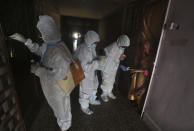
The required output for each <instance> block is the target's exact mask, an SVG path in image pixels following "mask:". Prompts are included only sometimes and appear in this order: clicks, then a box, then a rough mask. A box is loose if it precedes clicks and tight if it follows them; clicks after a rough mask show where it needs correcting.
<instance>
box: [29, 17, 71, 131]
mask: <svg viewBox="0 0 194 131" xmlns="http://www.w3.org/2000/svg"><path fill="white" fill-rule="evenodd" d="M37 28H38V29H39V31H40V33H41V35H42V38H43V40H44V43H43V44H42V46H39V45H38V44H37V43H32V40H31V39H28V40H27V41H26V42H25V45H26V46H27V47H28V48H29V49H30V51H31V52H33V53H35V54H37V55H39V56H41V62H42V64H43V65H44V66H45V67H48V68H52V70H48V69H46V68H44V67H39V68H38V69H37V70H36V71H35V74H36V75H37V76H38V77H39V78H40V82H41V86H42V90H43V92H44V95H45V97H46V99H47V101H48V103H49V105H50V106H51V108H52V110H53V111H54V115H55V117H56V118H57V123H58V125H59V127H60V128H61V130H62V131H64V130H67V129H69V128H70V126H71V119H72V115H71V105H70V94H65V93H64V92H63V91H62V89H61V88H60V87H59V86H58V84H57V80H61V79H63V78H65V77H66V75H67V71H68V68H69V65H70V63H71V60H70V58H69V57H68V54H67V52H65V51H64V50H63V49H60V48H59V47H57V46H56V45H58V44H64V43H63V42H62V41H61V34H60V31H59V29H58V27H57V25H56V23H55V22H54V20H53V19H52V18H51V17H50V16H46V15H44V16H39V21H38V23H37ZM64 46H65V45H64Z"/></svg>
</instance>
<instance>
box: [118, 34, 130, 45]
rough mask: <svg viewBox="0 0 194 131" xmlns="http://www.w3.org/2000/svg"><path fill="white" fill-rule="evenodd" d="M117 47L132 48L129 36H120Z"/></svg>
mask: <svg viewBox="0 0 194 131" xmlns="http://www.w3.org/2000/svg"><path fill="white" fill-rule="evenodd" d="M117 45H118V46H119V47H121V46H125V47H128V46H130V40H129V37H128V36H127V35H121V36H119V37H118V39H117Z"/></svg>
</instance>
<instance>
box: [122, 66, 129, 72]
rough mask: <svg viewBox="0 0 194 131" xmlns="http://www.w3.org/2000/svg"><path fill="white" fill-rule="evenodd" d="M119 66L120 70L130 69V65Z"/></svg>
mask: <svg viewBox="0 0 194 131" xmlns="http://www.w3.org/2000/svg"><path fill="white" fill-rule="evenodd" d="M120 68H121V70H122V71H128V70H130V67H127V66H124V65H121V66H120Z"/></svg>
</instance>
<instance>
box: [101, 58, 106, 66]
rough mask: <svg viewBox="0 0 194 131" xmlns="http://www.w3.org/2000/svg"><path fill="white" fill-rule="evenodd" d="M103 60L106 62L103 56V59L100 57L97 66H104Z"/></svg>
mask: <svg viewBox="0 0 194 131" xmlns="http://www.w3.org/2000/svg"><path fill="white" fill-rule="evenodd" d="M105 60H106V57H105V56H104V57H100V60H99V65H100V66H104V64H105Z"/></svg>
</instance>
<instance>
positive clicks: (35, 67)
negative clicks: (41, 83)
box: [31, 63, 40, 74]
mask: <svg viewBox="0 0 194 131" xmlns="http://www.w3.org/2000/svg"><path fill="white" fill-rule="evenodd" d="M39 67H40V64H37V63H36V64H32V65H31V73H33V74H35V72H36V70H37V69H38V68H39Z"/></svg>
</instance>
